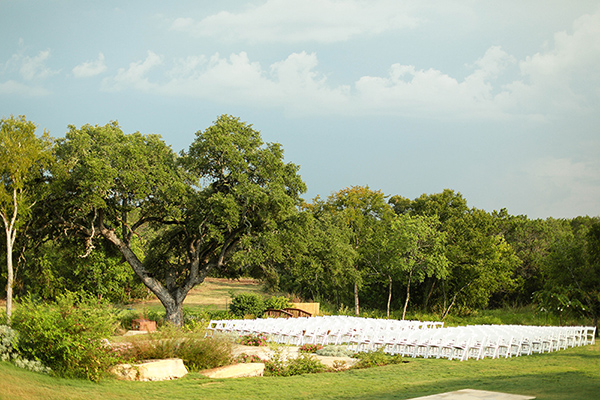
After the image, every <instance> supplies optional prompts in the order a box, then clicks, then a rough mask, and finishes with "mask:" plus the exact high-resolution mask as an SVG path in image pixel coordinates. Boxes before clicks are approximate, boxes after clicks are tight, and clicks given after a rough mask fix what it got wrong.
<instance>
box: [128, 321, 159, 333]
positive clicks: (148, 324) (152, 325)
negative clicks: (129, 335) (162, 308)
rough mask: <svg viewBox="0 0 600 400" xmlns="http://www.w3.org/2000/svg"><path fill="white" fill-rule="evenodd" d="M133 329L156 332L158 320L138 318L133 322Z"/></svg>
mask: <svg viewBox="0 0 600 400" xmlns="http://www.w3.org/2000/svg"><path fill="white" fill-rule="evenodd" d="M131 329H132V330H134V331H147V332H154V331H155V330H156V321H152V320H149V319H143V318H137V319H134V320H133V321H132V322H131Z"/></svg>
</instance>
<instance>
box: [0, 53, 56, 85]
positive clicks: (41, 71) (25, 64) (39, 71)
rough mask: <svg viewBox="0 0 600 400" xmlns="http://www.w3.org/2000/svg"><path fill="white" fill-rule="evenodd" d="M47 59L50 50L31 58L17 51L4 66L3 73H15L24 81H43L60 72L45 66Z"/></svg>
mask: <svg viewBox="0 0 600 400" xmlns="http://www.w3.org/2000/svg"><path fill="white" fill-rule="evenodd" d="M49 58H50V50H43V51H40V52H39V53H38V54H37V55H36V56H33V57H30V56H28V55H25V54H24V52H23V51H19V52H18V53H15V54H13V55H12V56H11V58H10V59H9V60H8V61H7V62H6V63H5V64H4V71H5V72H9V73H10V72H13V71H16V72H18V74H19V75H20V76H21V78H22V79H24V80H26V81H33V80H43V79H46V78H48V77H51V76H53V75H56V74H58V73H59V72H60V71H58V70H53V69H51V68H49V67H48V66H46V61H47V60H48V59H49Z"/></svg>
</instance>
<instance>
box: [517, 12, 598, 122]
mask: <svg viewBox="0 0 600 400" xmlns="http://www.w3.org/2000/svg"><path fill="white" fill-rule="evenodd" d="M598 65H600V11H599V12H596V13H595V14H591V15H584V16H582V17H580V18H578V19H577V20H576V21H575V22H574V23H573V31H572V33H567V32H558V33H556V34H555V35H554V41H553V46H552V47H551V48H549V49H548V50H546V51H543V52H538V53H536V54H534V55H532V56H528V57H526V59H525V60H523V61H521V62H520V63H519V68H520V71H521V74H522V76H523V79H522V80H518V81H515V82H512V83H510V84H508V85H506V90H507V91H509V92H510V93H511V98H510V99H506V100H507V101H506V107H507V108H510V109H512V110H515V111H516V110H520V111H521V112H525V113H536V112H538V113H539V112H544V113H545V114H546V115H548V116H551V115H553V114H556V113H558V114H563V113H566V112H568V113H577V114H580V113H590V112H593V113H595V112H597V110H598V107H600V90H598V87H600V69H599V68H598ZM542 110H543V111H542Z"/></svg>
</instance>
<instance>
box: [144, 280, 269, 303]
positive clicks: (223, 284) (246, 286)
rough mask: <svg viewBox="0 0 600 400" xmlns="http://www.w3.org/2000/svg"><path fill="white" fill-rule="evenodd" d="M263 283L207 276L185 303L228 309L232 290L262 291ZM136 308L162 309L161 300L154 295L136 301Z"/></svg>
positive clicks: (191, 292)
mask: <svg viewBox="0 0 600 400" xmlns="http://www.w3.org/2000/svg"><path fill="white" fill-rule="evenodd" d="M261 289H262V285H261V284H260V283H259V282H258V281H256V280H254V279H236V280H230V279H222V278H206V279H205V280H204V282H203V283H202V284H201V285H198V286H196V287H195V288H194V289H192V290H191V291H190V293H189V294H188V295H187V297H186V298H185V300H184V302H183V304H184V306H187V307H194V308H195V307H198V308H203V309H210V310H226V309H227V308H228V307H229V303H230V302H231V296H230V292H233V293H235V294H238V293H262V292H261ZM133 306H134V308H135V309H136V310H139V309H143V308H157V309H162V305H161V304H160V301H159V300H158V299H157V298H156V297H154V296H152V298H150V299H149V300H146V301H141V302H136V303H135V304H134V305H133Z"/></svg>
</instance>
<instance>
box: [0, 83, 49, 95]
mask: <svg viewBox="0 0 600 400" xmlns="http://www.w3.org/2000/svg"><path fill="white" fill-rule="evenodd" d="M48 94H50V91H49V90H47V89H45V88H43V87H41V86H35V85H26V84H23V83H20V82H16V81H13V80H9V81H6V82H0V95H10V96H15V95H19V96H25V97H40V96H46V95H48Z"/></svg>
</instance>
